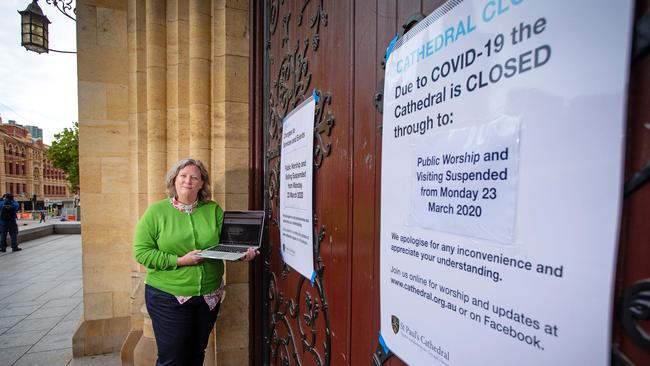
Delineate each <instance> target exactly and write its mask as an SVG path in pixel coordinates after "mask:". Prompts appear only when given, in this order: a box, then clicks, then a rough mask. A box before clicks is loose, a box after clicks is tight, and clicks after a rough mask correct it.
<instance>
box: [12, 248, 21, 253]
mask: <svg viewBox="0 0 650 366" xmlns="http://www.w3.org/2000/svg"><path fill="white" fill-rule="evenodd" d="M21 250H22V248H11V251H12V252H20V251H21Z"/></svg>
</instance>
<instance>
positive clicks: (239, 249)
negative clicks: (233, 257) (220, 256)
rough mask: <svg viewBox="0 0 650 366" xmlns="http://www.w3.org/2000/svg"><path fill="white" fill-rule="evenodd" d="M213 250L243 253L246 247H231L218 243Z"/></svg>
mask: <svg viewBox="0 0 650 366" xmlns="http://www.w3.org/2000/svg"><path fill="white" fill-rule="evenodd" d="M213 250H216V251H219V252H229V253H244V252H245V251H246V250H248V247H231V246H223V245H220V246H218V247H216V248H214V249H213Z"/></svg>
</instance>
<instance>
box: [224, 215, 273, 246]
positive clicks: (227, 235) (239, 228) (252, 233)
mask: <svg viewBox="0 0 650 366" xmlns="http://www.w3.org/2000/svg"><path fill="white" fill-rule="evenodd" d="M264 216H265V215H264V211H225V212H224V214H223V224H222V226H221V236H220V239H219V245H239V246H247V247H253V248H258V247H260V246H261V245H262V234H263V231H264Z"/></svg>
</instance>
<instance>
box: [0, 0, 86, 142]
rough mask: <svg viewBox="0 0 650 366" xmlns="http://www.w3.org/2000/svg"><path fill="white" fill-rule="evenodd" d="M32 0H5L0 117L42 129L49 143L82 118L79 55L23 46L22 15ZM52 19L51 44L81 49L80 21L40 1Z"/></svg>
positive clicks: (0, 13) (0, 26)
mask: <svg viewBox="0 0 650 366" xmlns="http://www.w3.org/2000/svg"><path fill="white" fill-rule="evenodd" d="M31 1H32V0H0V116H2V120H3V122H5V123H6V122H7V121H8V120H10V119H13V120H15V121H16V123H18V124H22V125H32V126H38V127H40V128H42V129H43V139H44V142H45V143H46V144H48V145H49V144H50V143H51V142H52V140H53V139H54V134H55V133H58V132H61V131H62V130H63V129H64V128H66V127H72V122H74V121H77V120H78V113H77V56H76V54H64V53H56V52H50V53H42V54H40V55H39V54H38V53H35V52H31V51H27V50H25V48H23V47H21V46H20V14H18V10H24V9H25V8H26V7H27V5H29V4H30V3H31ZM38 4H39V6H40V7H41V9H43V13H45V15H46V16H47V17H48V18H49V19H50V21H51V22H52V23H51V24H50V32H49V33H50V49H56V50H62V51H75V50H76V41H75V39H76V34H75V26H76V24H75V22H74V21H72V20H71V19H70V18H68V17H66V16H65V15H63V14H61V13H60V12H59V11H58V10H57V9H56V8H55V7H54V6H53V5H49V4H47V3H46V2H45V1H44V0H41V1H39V3H38Z"/></svg>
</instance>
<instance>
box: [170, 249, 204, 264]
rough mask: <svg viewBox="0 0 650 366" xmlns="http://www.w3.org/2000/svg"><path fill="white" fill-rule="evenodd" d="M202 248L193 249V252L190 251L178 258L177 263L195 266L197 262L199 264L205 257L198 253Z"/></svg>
mask: <svg viewBox="0 0 650 366" xmlns="http://www.w3.org/2000/svg"><path fill="white" fill-rule="evenodd" d="M199 252H200V250H193V251H191V252H188V253H187V254H185V255H184V256H182V257H178V258H176V265H177V266H179V267H181V266H193V265H195V264H199V263H201V262H203V258H201V257H199V256H198V255H196V254H197V253H199Z"/></svg>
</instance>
